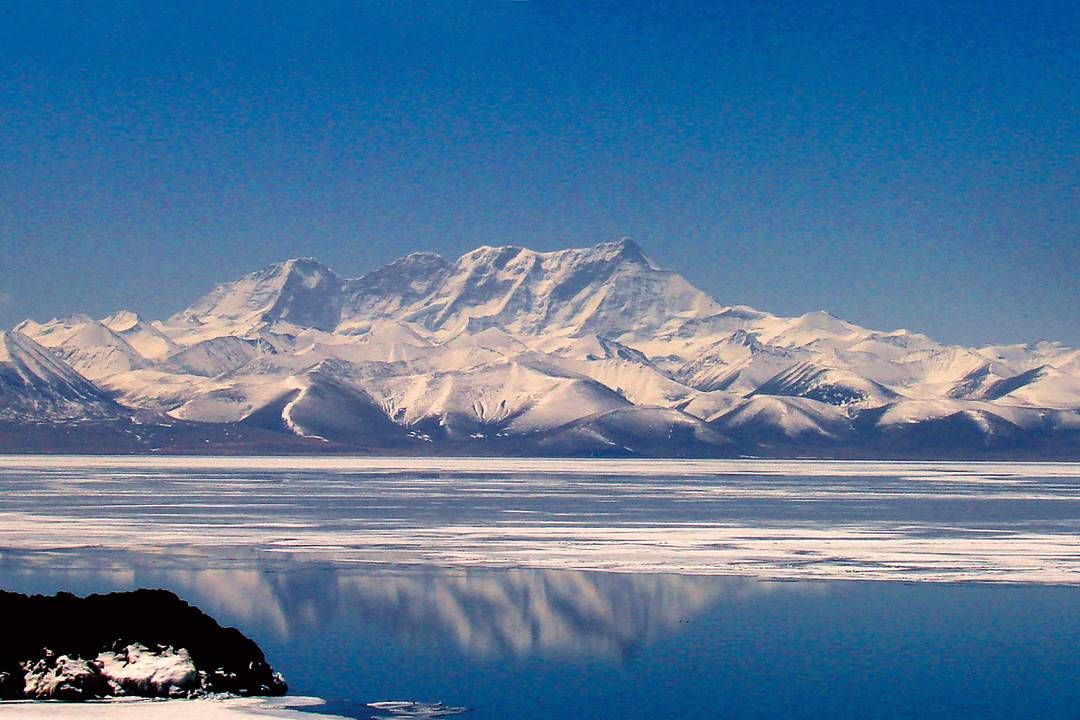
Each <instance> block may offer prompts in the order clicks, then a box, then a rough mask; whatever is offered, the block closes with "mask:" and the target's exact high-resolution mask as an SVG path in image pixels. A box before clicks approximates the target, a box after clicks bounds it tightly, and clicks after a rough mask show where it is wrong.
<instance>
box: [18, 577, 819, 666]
mask: <svg viewBox="0 0 1080 720" xmlns="http://www.w3.org/2000/svg"><path fill="white" fill-rule="evenodd" d="M4 570H6V572H3V574H2V577H4V579H5V582H4V585H5V586H11V585H15V586H18V585H19V584H20V583H19V582H18V581H17V580H15V581H12V578H17V577H18V576H19V573H18V572H15V573H13V572H12V571H11V570H9V569H7V568H5V569H4ZM35 576H36V577H37V578H38V582H39V584H40V582H41V578H42V571H35ZM44 576H45V577H46V578H52V579H51V580H46V582H53V583H54V584H55V585H56V587H55V589H68V590H74V591H76V592H92V591H99V590H105V589H123V588H132V587H146V586H163V587H168V588H169V589H172V590H174V591H176V592H177V593H179V594H180V595H181V596H182V597H184V598H186V599H188V600H189V601H190V602H192V603H194V604H196V605H198V606H200V607H202V608H203V609H205V610H206V611H207V612H209V613H211V614H212V615H214V616H215V617H219V618H221V619H222V620H223V621H225V622H228V623H231V624H235V625H237V626H239V627H242V628H245V629H247V630H250V631H251V632H255V633H257V634H259V635H262V636H265V637H272V638H276V639H277V640H281V641H287V640H289V639H290V638H293V637H296V636H298V635H304V634H312V633H319V632H320V630H321V629H323V628H325V627H326V626H328V625H331V624H333V623H335V622H337V621H340V620H341V619H343V618H344V619H349V620H350V621H356V622H362V623H365V624H370V625H375V626H378V627H380V628H382V630H384V631H389V632H391V633H392V634H393V635H394V636H395V637H397V638H398V639H399V640H401V641H403V642H411V643H425V642H435V641H438V642H443V641H450V642H452V643H453V644H454V645H455V646H456V647H458V648H459V649H460V650H462V651H465V652H467V653H470V654H472V655H475V656H480V657H499V656H519V657H524V656H541V657H554V656H559V657H594V658H620V657H625V656H627V655H628V654H631V653H632V652H633V651H634V649H635V648H637V647H639V646H641V645H642V644H643V643H647V642H649V641H650V640H654V639H656V638H658V637H662V636H664V635H665V634H667V633H670V632H673V631H674V630H676V629H677V628H678V627H679V626H680V625H681V624H684V623H688V622H691V621H692V620H693V619H694V617H695V616H696V615H698V614H699V613H701V612H703V611H704V610H706V609H708V608H709V607H710V606H712V605H714V604H716V603H717V602H721V601H723V600H725V599H728V600H733V599H738V598H746V597H747V596H752V595H754V594H761V593H771V592H777V591H787V592H795V591H799V592H803V593H806V592H821V591H823V588H824V586H823V585H821V584H812V583H798V584H795V583H770V582H762V581H758V580H753V579H744V578H718V577H715V576H712V577H704V576H688V575H666V574H626V573H604V572H583V571H572V570H531V569H512V570H491V569H477V570H460V569H447V570H440V569H433V568H423V569H416V570H408V569H406V570H401V569H397V570H388V569H381V570H377V571H357V570H351V569H348V568H341V567H335V566H322V565H316V566H313V565H310V564H305V565H300V566H296V567H288V568H285V569H282V568H280V567H278V568H274V569H245V568H227V567H225V568H211V569H203V570H196V569H187V568H174V569H154V568H146V567H140V568H136V569H124V568H116V567H114V568H111V569H108V570H100V569H98V570H90V569H89V568H86V569H79V568H70V567H69V568H68V570H66V571H57V570H55V567H54V568H53V569H51V570H48V571H44ZM24 577H26V578H29V577H30V574H29V572H28V571H24ZM29 589H31V590H34V591H43V592H49V591H50V590H48V589H47V588H44V589H42V588H40V587H32V588H29Z"/></svg>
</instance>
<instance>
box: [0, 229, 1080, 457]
mask: <svg viewBox="0 0 1080 720" xmlns="http://www.w3.org/2000/svg"><path fill="white" fill-rule="evenodd" d="M9 346H10V347H9ZM5 347H8V348H9V349H7V350H5V351H4V352H5V355H4V356H3V360H2V362H0V373H2V375H0V379H2V381H3V384H2V385H0V407H3V408H17V410H18V412H19V413H22V414H25V413H31V414H32V413H33V412H34V408H41V409H42V414H41V418H42V419H48V418H51V417H60V416H63V417H66V418H69V419H70V418H72V417H78V416H79V415H80V413H82V414H84V415H85V416H86V417H96V416H100V415H101V413H102V412H112V408H116V407H126V408H127V411H128V412H130V411H131V410H132V409H137V410H139V411H141V412H143V413H144V414H145V413H149V414H150V415H151V416H153V417H156V418H158V422H159V424H160V426H161V427H170V426H171V425H172V424H173V423H175V424H176V425H177V426H178V427H185V428H191V427H210V426H220V427H222V428H232V429H233V430H229V432H233V431H237V429H243V428H258V429H259V431H260V432H261V433H263V434H261V435H260V436H259V437H260V441H261V442H265V438H266V437H280V438H282V439H283V441H285V439H286V438H288V439H289V442H290V443H291V444H290V448H294V447H298V446H299V447H307V448H309V449H312V450H324V451H330V450H348V449H350V448H352V449H357V448H360V449H365V450H380V449H381V450H385V451H394V452H398V451H401V452H441V451H445V452H474V453H488V452H512V453H554V454H686V453H692V454H700V455H709V454H718V455H732V454H740V453H758V452H768V453H774V454H805V453H807V452H810V453H818V454H821V453H826V454H832V455H860V454H861V455H873V454H897V453H898V454H908V455H919V454H951V453H968V454H977V453H979V452H987V451H994V450H1003V451H1008V452H1013V453H1028V454H1030V455H1040V454H1041V455H1046V456H1051V455H1052V456H1055V457H1056V456H1071V455H1072V454H1077V449H1078V448H1080V441H1078V440H1077V438H1080V352H1078V351H1076V350H1073V349H1070V348H1066V347H1064V346H1061V345H1059V344H1056V343H1048V342H1043V343H1038V344H1034V345H1010V346H992V347H985V348H965V347H957V346H948V345H944V344H941V343H938V342H936V341H934V340H932V339H931V338H928V337H926V336H925V335H921V334H918V333H913V332H909V331H907V330H896V331H891V332H883V331H875V330H870V329H867V328H862V327H859V326H857V325H854V324H852V323H850V322H846V321H844V320H841V319H838V318H835V317H833V316H831V315H829V314H827V313H824V312H813V313H808V314H806V315H802V316H800V317H795V318H784V317H778V316H774V315H771V314H769V313H767V312H762V311H758V310H755V309H753V308H749V307H745V306H741V305H734V306H725V305H722V304H721V303H719V302H717V301H716V300H714V299H713V298H711V297H709V296H708V295H707V294H705V293H704V292H702V291H700V290H699V289H697V288H695V287H694V286H693V285H691V284H690V283H689V282H687V281H686V279H684V278H683V277H681V276H680V275H678V274H677V273H675V272H672V271H670V270H666V269H663V268H660V267H658V266H657V265H656V264H655V263H654V262H653V261H652V260H650V259H649V258H648V257H647V256H646V255H645V253H644V252H643V251H642V249H641V248H640V247H639V246H638V245H636V244H635V243H633V242H631V241H629V240H621V241H618V242H611V243H602V244H600V245H597V246H595V247H591V248H578V249H570V250H561V251H556V252H536V251H533V250H529V249H526V248H520V247H487V246H485V247H480V248H477V249H476V250H473V251H471V252H468V253H466V254H465V255H463V256H462V257H460V258H458V259H457V260H453V261H451V260H446V259H444V258H441V257H439V256H437V255H433V254H430V253H414V254H412V255H409V256H407V257H404V258H401V259H399V260H397V261H395V262H393V263H391V264H389V265H387V266H385V267H383V268H379V269H376V270H374V271H372V272H369V273H367V274H366V275H363V276H361V277H358V278H354V279H348V278H343V277H341V276H339V275H338V274H337V273H335V272H334V271H333V270H331V269H330V268H327V267H326V266H324V265H321V264H320V263H318V262H317V261H315V260H312V259H310V258H305V259H296V260H288V261H286V262H283V263H279V264H276V265H272V266H270V267H268V268H265V269H263V270H259V271H257V272H254V273H251V274H250V275H247V276H245V277H243V278H241V279H239V280H235V281H232V282H227V283H224V284H222V285H219V286H217V287H216V288H214V289H213V290H212V291H211V292H210V293H209V294H207V295H206V296H205V297H204V298H202V299H200V300H198V301H196V302H195V303H194V304H193V305H191V306H190V307H189V308H187V309H185V310H183V311H181V312H179V313H177V314H175V315H174V316H172V317H170V318H168V319H166V320H164V321H158V322H147V321H146V320H144V319H142V318H140V317H139V316H137V315H136V314H134V313H131V312H128V311H120V312H117V313H115V314H114V315H111V316H110V317H108V318H104V319H102V320H100V321H98V320H94V319H92V318H89V317H86V316H81V315H80V316H74V317H72V318H67V319H61V320H51V321H49V322H45V323H37V322H34V321H30V320H28V321H26V322H24V323H22V324H20V325H19V326H18V328H17V332H13V333H10V334H8V335H7V336H6V337H5ZM11 347H13V348H15V349H14V350H12V349H10V348H11ZM15 357H17V358H35V360H34V361H33V363H29V361H26V360H22V361H20V360H12V359H11V358H15ZM20 363H21V364H20ZM31 365H32V366H33V367H35V368H37V370H36V371H35V373H36V374H35V373H30V372H29V371H28V370H26V368H28V367H30V366H31ZM9 368H10V369H9ZM15 368H22V369H20V370H16V369H15ZM31 376H32V378H31ZM15 378H19V379H18V380H16V379H15ZM27 378H31V379H27ZM34 388H37V389H36V390H35V389H34ZM114 400H115V402H114ZM117 402H118V403H119V404H120V405H116V404H115V403H117ZM83 406H85V407H84V408H83V410H77V408H82V407H83ZM57 408H64V409H63V410H59V409H57ZM46 411H47V412H46ZM8 412H9V415H10V414H12V413H14V412H15V411H14V410H9V411H8ZM12 416H14V415H12ZM267 433H269V435H267ZM154 442H161V435H160V433H159V434H158V435H156V436H155V440H154ZM297 443H299V445H297ZM202 449H203V450H205V449H206V448H205V447H203V448H202ZM240 449H241V450H242V449H243V448H240Z"/></svg>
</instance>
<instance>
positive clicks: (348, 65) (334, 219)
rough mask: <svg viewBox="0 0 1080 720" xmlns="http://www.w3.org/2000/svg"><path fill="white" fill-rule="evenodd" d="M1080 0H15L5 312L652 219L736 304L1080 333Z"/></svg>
mask: <svg viewBox="0 0 1080 720" xmlns="http://www.w3.org/2000/svg"><path fill="white" fill-rule="evenodd" d="M1078 7H1080V6H1078V5H1077V4H1076V3H1075V2H1042V1H1040V0H1034V1H1032V2H1027V3H1015V2H981V3H952V2H910V3H889V2H858V1H857V0H849V1H846V2H827V1H826V2H814V3H806V2H725V3H717V2H707V3H655V2H641V3H636V2H612V3H582V2H565V3H562V2H456V1H455V2H449V1H448V2H440V3H423V2H404V3H376V2H358V3H341V4H339V3H332V2H320V3H274V2H268V3H226V2H184V3H176V4H169V3H164V2H155V3H134V2H133V3H106V2H99V3H63V2H49V3H40V2H26V3H21V2H19V3H13V2H2V1H0V249H2V251H3V252H2V256H0V325H3V326H9V325H11V324H13V323H15V322H17V321H18V320H20V319H22V318H24V317H28V316H29V317H34V318H37V319H47V318H49V317H52V316H57V315H66V314H69V313H72V312H76V311H85V312H88V313H90V314H93V315H96V316H102V315H105V314H107V313H109V312H112V311H113V310H116V309H120V308H131V309H135V310H138V311H140V312H142V313H144V314H146V315H148V316H150V317H161V316H165V315H167V314H170V313H172V312H174V311H176V310H178V309H180V308H182V307H183V306H185V305H186V304H187V303H188V302H190V301H192V300H194V299H195V298H196V297H197V296H198V295H200V294H201V293H203V292H204V291H206V290H207V289H208V288H209V287H210V286H212V285H213V284H215V283H216V282H219V281H223V280H228V279H232V278H235V277H237V276H239V275H240V274H243V273H245V272H248V271H250V270H253V269H256V268H258V267H260V266H263V265H266V264H269V263H271V262H275V261H278V260H282V259H285V258H288V257H294V256H307V255H310V256H315V257H318V258H319V259H321V260H322V261H323V262H325V263H327V264H329V265H330V266H332V267H334V268H335V269H337V270H338V271H339V272H341V273H342V274H345V275H358V274H360V273H362V272H364V271H366V270H369V269H372V268H374V267H377V266H378V265H380V264H383V263H385V262H388V261H389V260H392V259H393V258H395V257H397V256H399V255H403V254H405V253H408V252H411V251H414V250H433V251H436V252H439V253H442V254H444V255H447V256H451V257H453V256H456V255H458V254H460V253H462V252H464V251H466V250H468V249H471V248H472V247H475V246H477V245H481V244H518V245H525V246H529V247H533V248H537V249H555V248H560V247H568V246H580V245H591V244H594V243H596V242H600V241H603V240H609V239H614V238H617V237H620V236H630V237H633V238H634V239H635V240H637V241H638V242H639V243H640V244H641V245H642V246H643V247H644V248H645V249H646V252H648V253H649V254H650V255H651V256H652V257H653V258H654V259H655V260H657V261H658V262H659V263H660V264H662V265H665V266H668V267H671V268H673V269H676V270H678V271H680V272H681V273H683V274H684V275H686V276H687V277H688V278H689V279H690V280H691V281H692V282H694V283H695V284H696V285H698V286H699V287H701V288H702V289H704V290H706V291H708V292H710V293H711V294H712V295H714V296H715V297H716V298H717V299H718V300H720V301H721V302H725V303H731V304H735V303H744V304H749V305H754V306H756V307H760V308H762V309H765V310H770V311H773V312H777V313H783V314H798V313H802V312H806V311H810V310H815V309H826V310H828V311H830V312H832V313H833V314H836V315H839V316H841V317H845V318H848V319H850V320H853V321H855V322H858V323H860V324H864V325H868V326H871V327H877V328H883V329H892V328H896V327H908V328H912V329H917V330H920V331H923V332H927V333H928V334H930V335H932V336H934V337H937V338H939V339H942V340H946V341H952V342H960V343H968V344H977V343H984V342H991V341H994V342H1019V341H1025V340H1038V339H1043V338H1049V339H1057V340H1062V341H1064V342H1067V343H1069V344H1072V345H1080V281H1078V280H1077V277H1078V274H1080V196H1078V188H1080V131H1078V126H1077V117H1078V115H1080V112H1078V111H1080V102H1078V100H1080V97H1078V87H1080V82H1078V80H1080V78H1078V75H1080V31H1078V27H1080V22H1078V21H1080V10H1078Z"/></svg>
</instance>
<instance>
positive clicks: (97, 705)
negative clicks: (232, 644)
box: [0, 697, 340, 720]
mask: <svg viewBox="0 0 1080 720" xmlns="http://www.w3.org/2000/svg"><path fill="white" fill-rule="evenodd" d="M321 704H323V701H322V700H319V699H317V698H304V697H286V698H274V699H263V698H229V699H222V700H168V701H162V700H120V701H93V702H86V703H43V702H0V719H3V720H7V719H8V718H10V719H11V720H38V719H39V718H47V719H48V720H129V719H130V720H188V719H189V718H190V719H192V720H240V718H245V717H250V718H268V717H270V718H290V719H291V720H319V718H336V717H337V716H334V715H322V714H318V713H313V712H310V711H299V710H292V709H291V708H298V707H305V706H306V707H317V706H319V705H321ZM339 720H340V719H339Z"/></svg>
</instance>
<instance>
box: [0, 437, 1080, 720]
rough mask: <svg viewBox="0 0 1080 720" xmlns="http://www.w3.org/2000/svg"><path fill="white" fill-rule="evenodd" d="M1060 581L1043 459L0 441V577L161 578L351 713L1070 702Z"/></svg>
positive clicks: (1078, 677) (723, 711) (1065, 711)
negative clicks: (433, 455)
mask: <svg viewBox="0 0 1080 720" xmlns="http://www.w3.org/2000/svg"><path fill="white" fill-rule="evenodd" d="M614 571H617V572H614ZM842 579H847V580H859V582H839V581H838V580H842ZM792 580H798V582H791V581H792ZM886 580H892V581H895V580H904V581H908V582H885V581H886ZM911 581H934V582H911ZM971 581H976V582H971ZM1077 586H1080V466H1077V465H1070V464H950V463H864V462H845V463H836V462H828V463H825V462H812V461H807V462H773V461H767V462H766V461H688V462H677V461H670V462H666V461H661V462H656V461H645V462H639V461H562V460H560V461H554V460H553V461H535V460H527V461H512V460H493V459H476V460H473V459H408V460H401V459H388V458H378V459H343V458H331V459H303V458H298V459H292V458H290V459H268V458H213V459H211V458H142V457H137V458H136V457H132V458H64V457H16V456H8V457H0V587H3V588H5V589H10V590H17V591H21V592H47V593H51V592H55V591H57V590H60V589H65V590H70V591H74V592H79V593H86V592H102V591H109V590H120V589H130V588H135V587H166V588H169V589H171V590H174V591H175V592H177V593H178V594H180V595H181V596H182V597H184V598H186V599H188V600H189V601H190V602H193V603H195V604H197V605H199V606H200V607H202V608H203V609H205V610H206V611H207V612H210V613H211V614H212V615H214V616H215V617H217V618H218V619H219V620H221V621H222V622H223V623H226V624H231V625H235V626H237V627H239V628H241V629H242V630H243V631H244V632H245V633H247V634H249V635H251V636H252V637H253V638H255V639H256V640H257V642H259V644H260V645H261V646H262V647H263V648H264V649H265V650H266V652H267V655H268V657H269V659H270V660H271V662H272V663H273V664H274V665H275V667H276V668H278V669H280V670H281V671H283V672H284V674H285V675H286V677H287V679H288V680H289V681H290V684H291V688H292V692H294V693H299V694H304V695H316V696H321V697H325V698H328V699H330V700H331V705H330V706H329V707H328V708H327V709H329V710H332V711H334V712H338V713H341V714H344V715H348V716H350V717H357V718H371V717H373V716H385V717H391V715H387V712H388V711H375V710H373V709H372V708H370V707H366V706H365V703H369V702H373V701H379V700H394V699H416V700H422V701H429V702H434V701H443V702H446V703H447V704H448V705H453V706H462V707H468V708H471V710H470V711H469V713H468V714H465V715H463V716H462V717H463V718H468V720H508V719H513V720H550V718H561V717H573V718H595V719H597V720H601V719H605V720H606V719H608V718H620V720H622V719H627V720H637V719H638V718H640V719H641V720H645V719H646V718H649V719H653V718H678V719H679V720H682V719H684V718H688V719H692V720H698V719H700V720H706V719H709V720H712V719H714V718H717V717H731V718H758V717H785V718H820V717H832V718H847V717H850V718H862V717H876V718H908V717H923V718H953V717H980V718H1014V717H1048V718H1049V717H1068V716H1070V713H1072V712H1074V710H1075V708H1076V707H1077V706H1080V587H1077ZM9 707H10V706H9ZM2 715H3V712H2V709H0V716H2ZM421 717H423V716H421ZM428 717H434V716H433V715H429V716H428Z"/></svg>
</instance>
